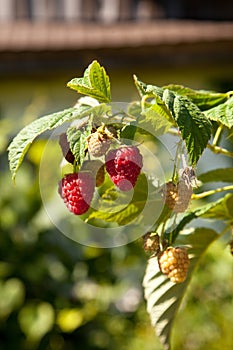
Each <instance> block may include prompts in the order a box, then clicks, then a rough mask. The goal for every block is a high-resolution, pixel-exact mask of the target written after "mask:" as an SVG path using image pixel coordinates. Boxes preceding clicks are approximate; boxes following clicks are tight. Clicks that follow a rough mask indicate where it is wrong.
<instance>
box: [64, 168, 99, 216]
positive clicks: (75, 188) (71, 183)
mask: <svg viewBox="0 0 233 350" xmlns="http://www.w3.org/2000/svg"><path fill="white" fill-rule="evenodd" d="M94 188H95V183H94V178H93V177H92V174H91V173H90V172H84V171H83V172H79V173H72V174H67V175H65V177H63V179H62V180H61V181H60V182H59V184H58V193H59V194H60V196H61V197H62V199H63V201H64V203H65V204H66V206H67V208H68V209H69V211H70V212H72V213H73V214H75V215H82V214H84V213H85V212H87V211H88V209H89V207H90V203H91V200H92V197H93V193H94Z"/></svg>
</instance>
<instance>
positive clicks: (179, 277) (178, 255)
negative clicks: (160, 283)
mask: <svg viewBox="0 0 233 350" xmlns="http://www.w3.org/2000/svg"><path fill="white" fill-rule="evenodd" d="M158 263H159V268H160V270H161V272H162V273H164V274H165V275H167V276H168V278H170V280H171V281H172V282H174V283H181V282H184V281H185V279H186V277H187V273H188V268H189V258H188V253H187V250H186V249H185V248H182V247H168V248H167V249H166V250H164V251H163V252H162V253H161V254H160V255H159V257H158Z"/></svg>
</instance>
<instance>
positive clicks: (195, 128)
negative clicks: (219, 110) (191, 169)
mask: <svg viewBox="0 0 233 350" xmlns="http://www.w3.org/2000/svg"><path fill="white" fill-rule="evenodd" d="M134 79H135V84H136V87H137V89H138V91H139V93H140V95H141V96H142V97H143V96H146V95H147V96H148V98H149V97H152V96H154V97H155V98H156V100H159V101H162V102H163V103H164V104H165V107H166V109H165V107H164V106H163V105H162V104H161V103H159V108H160V114H159V115H160V116H161V117H162V116H163V117H164V119H165V120H166V121H168V120H169V121H170V116H172V117H173V119H174V122H175V123H176V125H177V126H178V128H179V130H180V132H181V136H182V138H183V140H184V142H185V144H186V147H187V151H188V154H189V158H190V162H191V163H192V165H195V164H196V163H197V161H198V159H199V158H200V156H201V154H202V152H203V151H204V149H205V148H206V146H207V143H208V141H209V139H210V137H211V128H212V124H211V122H210V121H209V120H208V118H207V117H206V116H205V114H204V113H203V112H202V111H201V110H200V109H199V108H198V106H197V105H196V104H194V103H193V102H192V101H191V100H190V99H188V98H187V97H186V96H182V95H180V94H178V93H176V92H173V91H171V90H169V89H163V88H160V87H157V86H153V85H147V84H145V83H143V82H141V81H140V80H139V79H138V78H137V77H136V76H135V77H134ZM161 108H162V110H163V111H161ZM156 109H157V110H158V107H157V106H156ZM166 111H168V112H166ZM162 112H166V113H165V114H164V113H162ZM149 117H150V119H151V121H152V120H153V119H154V118H155V120H156V114H154V117H152V111H149ZM151 124H152V123H151ZM152 127H153V124H152ZM167 127H168V126H167ZM165 130H166V128H165V129H164V131H165ZM161 131H162V129H161Z"/></svg>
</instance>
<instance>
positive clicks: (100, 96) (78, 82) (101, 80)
mask: <svg viewBox="0 0 233 350" xmlns="http://www.w3.org/2000/svg"><path fill="white" fill-rule="evenodd" d="M67 86H68V87H70V88H71V89H73V90H76V91H77V92H79V93H80V94H84V95H88V96H90V97H93V98H95V99H97V100H98V101H99V102H110V101H111V92H110V82H109V77H108V75H107V73H106V71H105V69H104V68H103V67H101V66H100V64H99V63H98V62H97V61H93V62H92V63H91V64H90V65H89V66H88V68H87V69H86V70H85V72H84V75H83V77H82V78H74V79H72V80H71V81H70V82H68V84H67Z"/></svg>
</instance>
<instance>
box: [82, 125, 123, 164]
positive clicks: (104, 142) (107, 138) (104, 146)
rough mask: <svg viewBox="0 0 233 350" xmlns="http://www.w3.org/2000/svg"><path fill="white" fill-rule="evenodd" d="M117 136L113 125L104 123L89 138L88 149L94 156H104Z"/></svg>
mask: <svg viewBox="0 0 233 350" xmlns="http://www.w3.org/2000/svg"><path fill="white" fill-rule="evenodd" d="M116 137H117V133H116V130H115V129H114V128H113V127H112V126H106V125H102V126H100V127H99V128H98V129H97V130H96V131H95V132H94V133H92V134H91V135H90V136H89V137H88V139H87V143H88V151H89V153H90V154H91V155H92V156H94V157H97V158H98V157H102V156H103V155H104V154H106V152H107V151H108V149H109V147H110V145H111V142H112V140H113V139H114V138H116Z"/></svg>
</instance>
